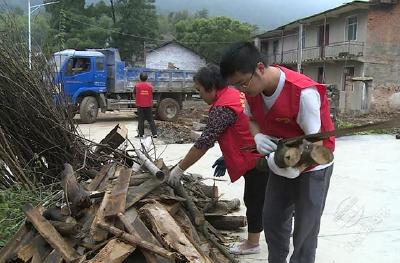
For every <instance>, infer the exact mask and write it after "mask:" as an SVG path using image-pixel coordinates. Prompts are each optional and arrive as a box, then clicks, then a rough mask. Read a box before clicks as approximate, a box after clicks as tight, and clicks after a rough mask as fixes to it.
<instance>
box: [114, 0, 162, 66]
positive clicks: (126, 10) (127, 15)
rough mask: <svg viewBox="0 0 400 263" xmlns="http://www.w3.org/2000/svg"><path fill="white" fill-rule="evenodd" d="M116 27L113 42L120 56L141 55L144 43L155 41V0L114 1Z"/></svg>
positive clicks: (130, 58)
mask: <svg viewBox="0 0 400 263" xmlns="http://www.w3.org/2000/svg"><path fill="white" fill-rule="evenodd" d="M115 10H116V24H115V26H116V28H118V33H114V34H113V43H114V44H115V46H116V47H118V48H119V51H120V54H121V57H122V58H124V59H125V60H126V61H128V62H132V60H133V59H132V57H133V56H135V57H143V54H144V52H143V51H144V44H145V43H154V42H157V40H156V39H157V38H158V37H157V33H158V23H157V15H156V10H155V0H120V1H117V2H115Z"/></svg>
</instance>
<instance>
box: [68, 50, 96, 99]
mask: <svg viewBox="0 0 400 263" xmlns="http://www.w3.org/2000/svg"><path fill="white" fill-rule="evenodd" d="M92 67H93V65H92V63H91V58H89V57H72V58H69V59H68V61H67V62H66V63H65V65H64V67H63V73H64V74H63V75H64V79H63V83H64V92H65V94H66V95H67V96H69V97H70V98H73V97H74V95H75V93H76V92H77V91H78V90H79V89H80V88H84V87H90V86H93V84H94V78H93V74H92V73H91V70H92ZM72 102H73V103H75V101H72Z"/></svg>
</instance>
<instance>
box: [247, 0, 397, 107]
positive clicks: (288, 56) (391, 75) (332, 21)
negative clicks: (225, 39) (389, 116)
mask: <svg viewBox="0 0 400 263" xmlns="http://www.w3.org/2000/svg"><path fill="white" fill-rule="evenodd" d="M399 30H400V4H399V3H398V1H393V0H374V1H353V2H350V3H347V4H343V5H341V6H339V7H336V8H333V9H330V10H327V11H324V12H321V13H318V14H315V15H312V16H309V17H305V18H301V19H299V20H296V21H294V22H291V23H289V24H286V25H283V26H281V27H278V28H276V29H274V30H270V31H267V32H265V33H263V34H260V35H258V36H256V37H255V39H254V41H255V44H256V46H257V47H258V48H259V49H260V50H261V52H262V53H264V55H265V56H266V59H267V62H268V64H281V65H285V66H287V67H290V68H292V69H294V70H298V71H301V72H302V73H304V74H306V75H308V76H309V77H311V78H313V79H314V80H316V81H318V82H321V83H326V84H334V85H335V86H336V88H337V89H339V90H340V101H339V109H340V111H341V112H352V113H366V112H369V111H371V110H377V111H381V110H383V111H386V110H388V108H389V99H388V98H389V97H390V96H391V95H392V94H393V93H395V92H399V91H400V89H399V88H400V34H399V33H398V32H400V31H399Z"/></svg>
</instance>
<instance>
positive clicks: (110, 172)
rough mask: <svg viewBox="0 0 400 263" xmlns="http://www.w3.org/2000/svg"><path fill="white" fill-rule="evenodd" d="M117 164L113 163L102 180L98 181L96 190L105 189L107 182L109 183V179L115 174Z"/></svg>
mask: <svg viewBox="0 0 400 263" xmlns="http://www.w3.org/2000/svg"><path fill="white" fill-rule="evenodd" d="M117 167H118V166H117V164H116V163H113V164H112V165H111V167H110V169H109V170H108V172H107V174H106V176H105V177H104V178H103V180H102V181H101V182H100V184H99V186H98V187H97V189H96V190H97V191H104V190H105V189H107V187H108V184H109V179H110V178H112V177H114V176H115V173H116V171H117Z"/></svg>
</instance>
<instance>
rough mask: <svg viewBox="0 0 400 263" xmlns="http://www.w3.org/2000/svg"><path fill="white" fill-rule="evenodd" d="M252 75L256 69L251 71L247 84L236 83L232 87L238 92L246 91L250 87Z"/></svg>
mask: <svg viewBox="0 0 400 263" xmlns="http://www.w3.org/2000/svg"><path fill="white" fill-rule="evenodd" d="M254 73H256V68H255V69H254V70H253V73H251V76H250V78H249V80H248V81H247V82H245V83H236V84H233V86H234V87H235V88H237V89H238V90H240V91H244V90H246V89H247V88H248V87H249V86H250V84H251V81H252V80H253V77H254Z"/></svg>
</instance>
